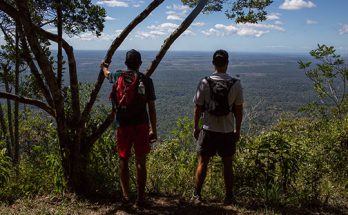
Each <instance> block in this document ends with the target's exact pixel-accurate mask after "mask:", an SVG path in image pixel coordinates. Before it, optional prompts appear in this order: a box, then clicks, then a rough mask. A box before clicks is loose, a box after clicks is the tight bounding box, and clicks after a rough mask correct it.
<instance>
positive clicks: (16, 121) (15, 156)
mask: <svg viewBox="0 0 348 215" xmlns="http://www.w3.org/2000/svg"><path fill="white" fill-rule="evenodd" d="M18 28H19V25H18V24H16V37H15V41H16V45H15V55H16V59H15V95H19V64H20V53H19V34H18V32H19V30H18ZM18 111H19V102H18V101H15V106H14V144H13V148H14V150H13V151H14V153H13V163H14V164H15V165H18V162H19V113H18Z"/></svg>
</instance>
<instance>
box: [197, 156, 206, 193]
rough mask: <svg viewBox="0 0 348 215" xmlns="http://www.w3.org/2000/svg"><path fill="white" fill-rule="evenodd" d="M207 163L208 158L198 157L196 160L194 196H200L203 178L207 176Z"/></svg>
mask: <svg viewBox="0 0 348 215" xmlns="http://www.w3.org/2000/svg"><path fill="white" fill-rule="evenodd" d="M208 163H209V157H207V156H202V155H200V156H199V158H198V165H197V169H196V180H195V193H194V195H195V196H200V195H201V191H202V187H203V183H204V180H205V177H206V175H207V168H208Z"/></svg>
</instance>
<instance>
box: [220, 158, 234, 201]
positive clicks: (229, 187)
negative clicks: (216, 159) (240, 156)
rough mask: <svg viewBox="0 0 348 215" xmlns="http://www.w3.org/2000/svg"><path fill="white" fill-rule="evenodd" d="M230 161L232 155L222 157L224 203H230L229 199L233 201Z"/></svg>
mask: <svg viewBox="0 0 348 215" xmlns="http://www.w3.org/2000/svg"><path fill="white" fill-rule="evenodd" d="M232 161H233V157H232V156H229V157H223V158H222V162H223V165H224V171H223V175H224V181H225V191H226V196H225V201H226V203H232V202H231V201H234V196H233V169H232ZM228 201H230V202H228Z"/></svg>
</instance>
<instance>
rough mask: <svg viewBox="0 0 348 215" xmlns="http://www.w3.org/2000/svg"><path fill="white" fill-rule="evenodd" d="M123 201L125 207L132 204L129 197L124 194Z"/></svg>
mask: <svg viewBox="0 0 348 215" xmlns="http://www.w3.org/2000/svg"><path fill="white" fill-rule="evenodd" d="M121 203H122V206H123V207H128V206H130V205H131V201H130V199H129V197H125V196H122V199H121Z"/></svg>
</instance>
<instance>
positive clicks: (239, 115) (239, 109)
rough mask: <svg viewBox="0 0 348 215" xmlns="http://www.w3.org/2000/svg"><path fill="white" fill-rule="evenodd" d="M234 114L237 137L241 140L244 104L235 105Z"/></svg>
mask: <svg viewBox="0 0 348 215" xmlns="http://www.w3.org/2000/svg"><path fill="white" fill-rule="evenodd" d="M233 114H234V118H235V119H236V131H235V133H236V135H237V139H238V140H239V138H240V129H241V125H242V120H243V104H241V105H235V106H234V108H233Z"/></svg>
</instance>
